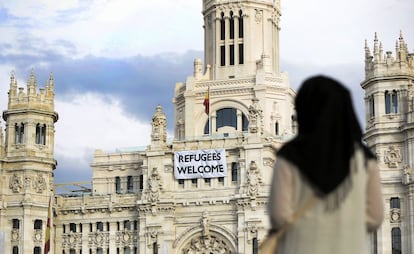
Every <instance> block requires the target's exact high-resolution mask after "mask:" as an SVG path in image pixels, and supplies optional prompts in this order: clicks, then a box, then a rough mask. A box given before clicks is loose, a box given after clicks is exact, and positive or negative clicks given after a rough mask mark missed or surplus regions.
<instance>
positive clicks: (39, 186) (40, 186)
mask: <svg viewBox="0 0 414 254" xmlns="http://www.w3.org/2000/svg"><path fill="white" fill-rule="evenodd" d="M33 188H34V189H35V191H36V192H37V193H42V192H43V191H44V190H45V189H46V181H45V179H44V178H43V177H42V175H41V174H38V175H37V176H36V177H35V179H34V181H33Z"/></svg>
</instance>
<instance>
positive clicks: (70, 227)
mask: <svg viewBox="0 0 414 254" xmlns="http://www.w3.org/2000/svg"><path fill="white" fill-rule="evenodd" d="M69 231H70V232H73V233H76V224H75V223H69Z"/></svg>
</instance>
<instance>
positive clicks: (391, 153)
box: [384, 146, 402, 168]
mask: <svg viewBox="0 0 414 254" xmlns="http://www.w3.org/2000/svg"><path fill="white" fill-rule="evenodd" d="M384 161H385V163H387V164H388V167H389V168H396V167H398V163H400V162H402V158H401V152H400V149H397V148H396V147H395V146H390V147H389V149H388V151H386V152H385V157H384Z"/></svg>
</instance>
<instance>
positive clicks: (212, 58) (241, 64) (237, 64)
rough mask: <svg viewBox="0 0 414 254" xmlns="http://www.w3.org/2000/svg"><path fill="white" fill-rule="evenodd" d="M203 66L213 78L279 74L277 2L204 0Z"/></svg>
mask: <svg viewBox="0 0 414 254" xmlns="http://www.w3.org/2000/svg"><path fill="white" fill-rule="evenodd" d="M203 15H204V33H205V35H204V38H205V46H204V52H205V55H204V57H205V63H206V64H208V65H211V66H212V78H213V79H229V78H235V77H250V76H254V75H255V74H256V65H257V61H258V60H259V59H261V60H263V63H262V64H263V65H264V67H265V69H266V71H267V72H273V73H278V72H279V30H280V25H279V22H280V2H279V1H273V0H267V1H221V0H204V1H203Z"/></svg>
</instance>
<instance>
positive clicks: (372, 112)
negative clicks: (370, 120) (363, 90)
mask: <svg viewBox="0 0 414 254" xmlns="http://www.w3.org/2000/svg"><path fill="white" fill-rule="evenodd" d="M368 104H369V117H374V116H375V100H374V95H371V96H369V98H368Z"/></svg>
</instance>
